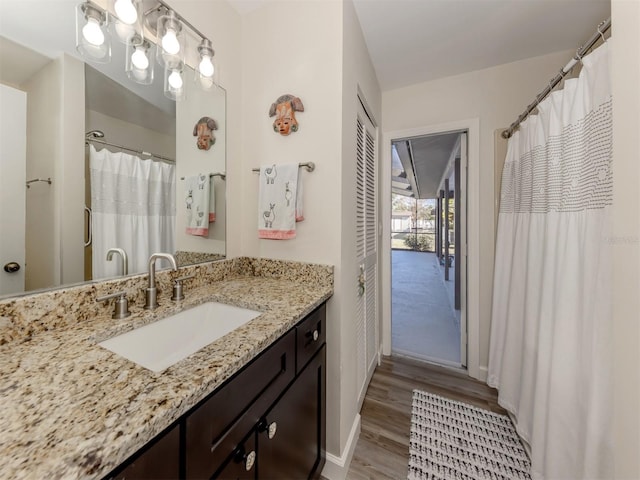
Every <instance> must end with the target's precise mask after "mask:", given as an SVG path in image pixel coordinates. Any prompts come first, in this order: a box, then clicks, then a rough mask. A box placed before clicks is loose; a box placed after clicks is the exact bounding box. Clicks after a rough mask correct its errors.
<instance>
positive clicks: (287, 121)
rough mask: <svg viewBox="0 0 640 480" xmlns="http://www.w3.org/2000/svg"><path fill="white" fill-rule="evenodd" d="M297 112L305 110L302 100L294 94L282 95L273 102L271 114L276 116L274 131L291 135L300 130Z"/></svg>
mask: <svg viewBox="0 0 640 480" xmlns="http://www.w3.org/2000/svg"><path fill="white" fill-rule="evenodd" d="M295 112H304V105H302V100H300V99H299V98H298V97H295V96H293V95H281V96H280V97H278V99H277V100H276V101H275V103H272V104H271V108H270V109H269V116H270V117H273V116H274V115H275V116H276V119H275V120H274V122H273V131H274V132H277V133H279V134H280V135H289V134H290V133H291V132H297V131H298V121H297V120H296V115H295Z"/></svg>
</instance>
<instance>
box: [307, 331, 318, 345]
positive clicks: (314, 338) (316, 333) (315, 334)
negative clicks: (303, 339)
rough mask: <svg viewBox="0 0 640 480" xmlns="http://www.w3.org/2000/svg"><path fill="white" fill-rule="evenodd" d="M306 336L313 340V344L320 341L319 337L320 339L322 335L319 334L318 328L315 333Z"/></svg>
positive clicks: (309, 332)
mask: <svg viewBox="0 0 640 480" xmlns="http://www.w3.org/2000/svg"><path fill="white" fill-rule="evenodd" d="M306 335H307V337H309V338H311V340H312V341H313V342H315V341H316V340H318V337H320V333H319V332H318V329H317V328H316V329H315V330H314V331H308V332H307V334H306Z"/></svg>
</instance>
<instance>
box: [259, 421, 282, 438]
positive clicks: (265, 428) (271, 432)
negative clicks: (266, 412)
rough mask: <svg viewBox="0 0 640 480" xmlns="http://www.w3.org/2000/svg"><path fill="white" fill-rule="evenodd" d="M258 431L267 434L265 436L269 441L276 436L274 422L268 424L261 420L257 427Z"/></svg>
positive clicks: (276, 427) (275, 424)
mask: <svg viewBox="0 0 640 480" xmlns="http://www.w3.org/2000/svg"><path fill="white" fill-rule="evenodd" d="M258 431H260V432H261V433H262V432H267V436H268V437H269V440H271V439H272V438H273V437H275V436H276V432H277V431H278V424H277V423H276V422H271V423H268V422H267V421H266V420H262V421H261V422H260V425H259V426H258Z"/></svg>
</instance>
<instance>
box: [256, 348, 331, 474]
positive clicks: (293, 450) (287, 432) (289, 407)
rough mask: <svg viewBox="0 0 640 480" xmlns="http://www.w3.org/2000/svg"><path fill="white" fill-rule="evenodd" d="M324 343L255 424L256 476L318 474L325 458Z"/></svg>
mask: <svg viewBox="0 0 640 480" xmlns="http://www.w3.org/2000/svg"><path fill="white" fill-rule="evenodd" d="M325 351H326V346H323V347H322V348H321V349H320V351H318V353H317V354H316V356H315V357H314V358H313V360H311V362H310V363H309V364H308V365H307V367H306V368H305V369H304V370H303V371H301V372H300V374H299V375H298V377H297V378H296V380H295V381H294V382H293V383H292V384H291V386H290V387H289V388H288V389H287V391H286V392H285V393H284V395H283V396H282V397H281V398H280V400H279V401H278V402H277V403H276V404H275V405H274V406H273V407H272V408H271V410H270V411H269V412H268V413H267V414H266V415H265V417H264V418H263V419H262V421H261V422H260V423H259V425H258V478H260V479H261V480H267V479H274V480H275V479H277V480H285V479H303V478H318V477H319V476H320V472H321V471H322V467H323V466H324V461H325V385H326V380H325V356H326V353H325Z"/></svg>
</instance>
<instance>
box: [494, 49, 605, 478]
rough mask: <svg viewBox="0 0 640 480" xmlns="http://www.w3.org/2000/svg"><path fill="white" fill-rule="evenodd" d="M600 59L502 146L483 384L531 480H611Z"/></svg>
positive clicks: (587, 61) (587, 60) (590, 59)
mask: <svg viewBox="0 0 640 480" xmlns="http://www.w3.org/2000/svg"><path fill="white" fill-rule="evenodd" d="M609 41H611V40H609ZM608 48H609V46H608V44H604V45H603V46H601V47H599V48H598V49H597V50H594V51H593V52H592V53H591V54H590V55H588V56H586V57H584V58H583V60H582V63H583V68H582V71H581V72H580V76H579V78H577V79H571V80H567V81H566V82H565V85H564V89H563V90H560V91H556V92H553V93H552V94H551V95H550V96H549V97H547V98H546V99H545V100H544V101H543V102H542V103H541V104H540V106H539V113H538V115H535V116H531V117H529V118H528V119H527V120H526V121H525V122H524V123H523V124H522V125H521V127H520V130H519V131H517V132H516V133H515V134H514V135H513V136H512V137H511V138H510V139H509V143H508V150H507V158H506V162H505V166H504V171H503V175H502V192H501V203H500V214H499V220H498V236H497V243H496V263H495V273H494V295H493V313H492V324H491V343H490V356H489V371H488V381H487V383H488V384H489V385H491V386H493V387H496V388H497V389H498V390H499V402H500V404H501V405H502V406H503V407H505V408H506V409H507V410H509V411H510V412H511V413H512V414H513V416H514V417H515V420H516V428H517V431H518V433H519V434H520V435H521V436H522V437H523V439H524V440H526V441H527V442H528V443H529V446H530V448H531V457H532V458H531V459H532V476H533V478H547V479H582V478H611V476H612V445H611V436H610V423H611V411H612V409H613V403H612V399H611V390H612V388H611V377H612V347H611V309H612V304H611V291H610V290H611V272H610V263H611V261H610V258H611V256H610V251H609V245H610V242H609V238H608V237H607V235H608V234H609V218H610V214H611V205H612V199H613V176H612V171H611V162H612V138H611V128H612V112H611V89H610V78H609V54H608Z"/></svg>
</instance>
